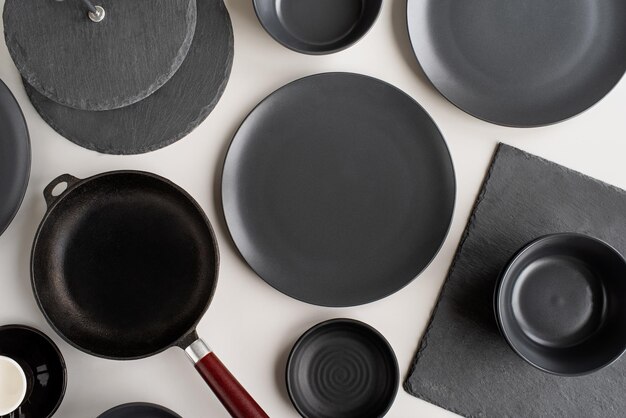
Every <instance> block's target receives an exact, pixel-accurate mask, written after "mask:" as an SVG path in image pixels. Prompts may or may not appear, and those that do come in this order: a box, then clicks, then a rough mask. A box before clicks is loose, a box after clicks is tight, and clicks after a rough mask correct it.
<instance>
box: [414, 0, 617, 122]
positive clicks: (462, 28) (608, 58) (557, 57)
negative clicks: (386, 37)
mask: <svg viewBox="0 0 626 418" xmlns="http://www.w3.org/2000/svg"><path fill="white" fill-rule="evenodd" d="M407 16H408V27H409V34H410V37H411V42H412V44H413V49H414V51H415V55H416V56H417V59H418V61H419V63H420V65H421V66H422V68H423V70H424V72H425V73H426V75H427V76H428V78H429V79H430V81H431V82H432V83H433V85H434V86H435V87H436V88H437V89H438V90H439V91H440V92H441V94H443V95H444V96H445V97H446V98H448V100H450V101H451V102H452V103H454V104H455V105H456V106H458V107H459V108H461V109H462V110H464V111H466V112H467V113H469V114H471V115H474V116H476V117H478V118H480V119H484V120H486V121H488V122H492V123H497V124H500V125H507V126H517V127H530V126H541V125H548V124H552V123H556V122H559V121H562V120H564V119H568V118H570V117H572V116H575V115H577V114H579V113H581V112H583V111H584V110H586V109H588V108H589V107H591V106H592V105H593V104H595V103H596V102H598V101H599V100H600V99H601V98H602V97H604V96H605V95H606V94H607V93H608V92H609V91H610V90H611V89H612V88H613V86H615V85H616V84H617V82H618V81H619V80H620V78H621V77H622V76H623V74H624V71H625V70H626V52H625V49H624V45H626V19H625V18H624V16H626V2H624V1H623V0H602V1H597V0H550V1H545V0H475V1H459V0H408V3H407Z"/></svg>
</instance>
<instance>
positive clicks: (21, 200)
mask: <svg viewBox="0 0 626 418" xmlns="http://www.w3.org/2000/svg"><path fill="white" fill-rule="evenodd" d="M0 83H2V84H3V85H4V87H5V88H6V89H7V90H8V92H9V94H10V95H11V97H13V100H15V104H17V108H18V110H19V111H20V115H21V116H22V120H23V121H24V127H25V129H26V146H27V148H28V162H27V164H28V173H27V174H26V178H25V179H24V185H23V192H22V196H21V197H20V200H19V202H18V204H17V205H16V207H15V210H14V211H13V214H11V217H10V219H9V221H8V222H7V224H6V226H5V227H4V228H0V235H2V234H3V233H4V231H6V230H7V229H8V228H9V225H11V223H12V222H13V220H14V219H15V216H17V213H18V212H19V210H20V207H22V202H24V196H26V189H27V188H28V183H29V180H30V170H31V163H32V158H33V156H32V149H31V144H30V133H29V132H28V124H27V123H26V118H25V117H24V112H22V108H21V107H20V105H19V102H18V101H17V99H16V98H15V95H14V94H13V92H12V91H11V89H10V88H9V86H7V85H6V84H5V83H4V82H3V81H2V80H0Z"/></svg>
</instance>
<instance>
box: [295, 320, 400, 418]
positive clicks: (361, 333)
mask: <svg viewBox="0 0 626 418" xmlns="http://www.w3.org/2000/svg"><path fill="white" fill-rule="evenodd" d="M399 375H400V374H399V371H398V361H397V360H396V356H395V354H394V352H393V349H392V348H391V346H390V345H389V343H388V342H387V340H386V339H385V337H383V336H382V335H381V334H380V333H379V332H378V331H376V330H375V329H374V328H372V327H370V326H369V325H367V324H364V323H362V322H359V321H355V320H352V319H333V320H330V321H326V322H322V323H321V324H318V325H316V326H314V327H313V328H311V329H309V330H308V331H307V332H306V333H304V335H302V337H300V339H299V340H298V341H297V342H296V344H295V345H294V347H293V349H292V350H291V354H290V355H289V359H288V360H287V390H288V392H289V397H290V398H291V401H292V402H293V404H294V406H295V407H296V409H297V410H298V412H299V413H300V415H302V416H303V417H305V418H376V417H382V416H384V415H385V414H386V413H387V411H388V410H389V408H390V407H391V405H392V404H393V401H394V399H395V397H396V393H397V391H398V381H399Z"/></svg>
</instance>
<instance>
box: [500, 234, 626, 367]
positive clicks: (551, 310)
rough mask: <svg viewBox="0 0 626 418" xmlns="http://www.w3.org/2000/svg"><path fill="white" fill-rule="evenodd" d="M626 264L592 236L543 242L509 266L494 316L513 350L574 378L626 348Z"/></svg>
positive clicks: (528, 248) (533, 244)
mask: <svg viewBox="0 0 626 418" xmlns="http://www.w3.org/2000/svg"><path fill="white" fill-rule="evenodd" d="M624 300H626V260H624V258H623V257H622V255H621V254H620V253H619V252H617V250H615V249H614V248H612V247H611V246H610V245H608V244H606V243H605V242H603V241H600V240H598V239H596V238H592V237H589V236H586V235H581V234H574V233H563V234H553V235H548V236H545V237H542V238H539V239H537V240H535V241H533V242H531V243H530V244H528V245H527V246H525V247H524V248H523V249H522V250H520V251H519V253H518V254H516V255H515V256H514V257H513V258H512V260H511V261H510V262H509V264H508V265H507V267H506V268H505V269H504V271H503V273H502V275H501V277H500V281H499V284H498V286H497V289H496V293H495V299H494V302H495V312H496V317H497V319H498V324H499V326H500V329H501V331H502V334H503V335H504V337H505V338H506V340H507V342H508V343H509V344H510V345H511V347H512V348H513V349H514V350H515V351H516V352H517V353H518V354H519V355H520V356H521V357H522V358H523V359H525V360H526V361H528V362H529V363H530V364H532V365H533V366H535V367H537V368H539V369H541V370H543V371H547V372H550V373H554V374H558V375H568V376H576V375H582V374H587V373H591V372H593V371H596V370H598V369H600V368H602V367H604V366H606V365H608V364H610V363H612V362H613V361H615V360H616V359H617V358H618V357H619V356H620V355H621V354H622V353H623V352H624V350H625V349H626V327H625V324H626V305H624Z"/></svg>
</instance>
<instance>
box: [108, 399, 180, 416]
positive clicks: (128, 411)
mask: <svg viewBox="0 0 626 418" xmlns="http://www.w3.org/2000/svg"><path fill="white" fill-rule="evenodd" d="M98 418H181V416H180V415H178V414H177V413H176V412H174V411H170V410H169V409H167V408H165V407H163V406H160V405H156V404H153V403H145V402H132V403H126V404H124V405H119V406H116V407H114V408H111V409H109V410H108V411H106V412H104V413H103V414H102V415H100V416H99V417H98Z"/></svg>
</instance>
